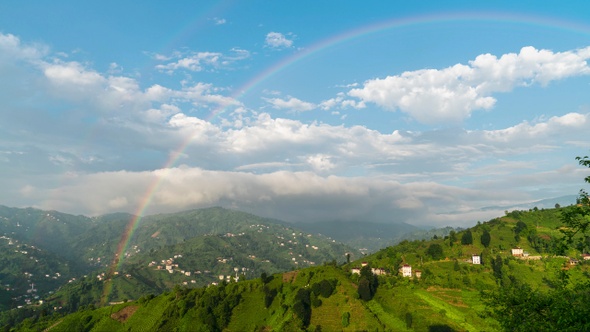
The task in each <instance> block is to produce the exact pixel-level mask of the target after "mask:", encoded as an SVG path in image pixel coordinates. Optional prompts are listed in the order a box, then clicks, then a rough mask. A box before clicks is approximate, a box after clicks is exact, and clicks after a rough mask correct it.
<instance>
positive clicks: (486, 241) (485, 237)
mask: <svg viewBox="0 0 590 332" xmlns="http://www.w3.org/2000/svg"><path fill="white" fill-rule="evenodd" d="M479 239H480V240H481V244H482V245H483V246H484V247H486V248H487V247H489V246H490V241H491V240H492V237H491V236H490V232H488V230H487V229H484V230H483V233H482V234H481V237H480V238H479Z"/></svg>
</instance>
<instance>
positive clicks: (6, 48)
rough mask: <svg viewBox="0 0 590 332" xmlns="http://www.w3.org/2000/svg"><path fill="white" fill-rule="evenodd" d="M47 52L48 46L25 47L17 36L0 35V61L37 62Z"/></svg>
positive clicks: (32, 45)
mask: <svg viewBox="0 0 590 332" xmlns="http://www.w3.org/2000/svg"><path fill="white" fill-rule="evenodd" d="M47 52H48V49H47V47H46V46H43V45H39V44H31V45H25V44H23V43H22V42H21V40H20V38H18V37H17V36H15V35H12V34H3V33H0V60H4V61H6V60H16V59H18V60H26V61H35V60H38V59H40V58H42V57H43V56H45V55H46V54H47Z"/></svg>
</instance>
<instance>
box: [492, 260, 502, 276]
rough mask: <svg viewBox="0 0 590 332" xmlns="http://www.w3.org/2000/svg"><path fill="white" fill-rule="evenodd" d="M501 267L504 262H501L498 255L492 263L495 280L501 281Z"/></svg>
mask: <svg viewBox="0 0 590 332" xmlns="http://www.w3.org/2000/svg"><path fill="white" fill-rule="evenodd" d="M502 266H504V262H502V256H500V255H499V254H498V255H497V256H496V258H495V259H494V260H493V261H492V269H493V270H494V277H496V279H497V280H502Z"/></svg>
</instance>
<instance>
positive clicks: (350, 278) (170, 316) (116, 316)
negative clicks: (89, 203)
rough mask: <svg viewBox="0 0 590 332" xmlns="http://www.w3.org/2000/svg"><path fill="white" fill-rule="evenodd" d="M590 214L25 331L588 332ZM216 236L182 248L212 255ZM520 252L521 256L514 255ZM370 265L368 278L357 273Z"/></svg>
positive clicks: (530, 221) (499, 222) (516, 221)
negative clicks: (476, 260)
mask: <svg viewBox="0 0 590 332" xmlns="http://www.w3.org/2000/svg"><path fill="white" fill-rule="evenodd" d="M588 209H589V208H588V206H587V205H580V206H569V207H563V208H557V209H546V210H543V209H542V210H539V209H531V210H529V211H513V212H510V213H507V214H506V215H505V216H503V217H499V218H495V219H493V220H490V221H488V222H484V223H478V224H477V225H476V226H474V227H472V228H470V229H466V230H463V231H460V232H456V231H451V232H450V234H449V235H448V236H445V237H442V238H439V237H438V236H436V237H435V238H433V239H431V240H415V241H402V242H401V243H399V244H398V245H395V246H390V247H387V248H385V249H382V250H380V251H378V252H376V253H374V254H372V255H368V256H366V257H363V258H362V259H357V260H353V261H352V262H350V263H347V264H346V263H345V264H339V263H335V264H323V265H321V266H315V267H307V268H300V269H296V270H293V271H290V272H283V273H275V274H273V275H270V276H267V274H266V273H264V274H262V277H256V278H253V279H249V280H241V281H239V282H234V281H233V280H232V279H229V282H227V281H225V280H224V281H222V282H221V283H220V285H218V286H209V287H206V288H198V287H197V288H191V287H182V286H175V288H174V290H173V291H172V292H168V293H164V294H162V295H160V296H155V297H154V296H153V295H144V296H142V297H141V298H139V299H138V300H136V301H129V302H126V303H121V304H116V305H110V306H106V307H103V308H98V309H93V308H94V306H86V307H85V308H86V309H84V310H81V311H78V312H76V313H74V314H71V315H67V316H65V317H62V316H60V315H59V314H56V316H50V315H46V316H44V317H42V316H41V315H40V314H34V315H33V317H32V318H29V319H28V320H25V321H24V322H23V323H21V324H20V325H18V326H16V329H15V330H23V331H27V330H42V329H46V328H48V327H51V328H50V329H49V330H50V331H72V330H88V331H105V330H109V331H128V330H131V331H133V330H138V331H160V330H178V331H200V330H201V331H216V330H225V331H298V330H307V331H320V330H321V331H341V330H344V331H359V330H377V331H500V330H509V331H513V330H520V331H532V330H543V329H545V328H547V326H550V327H551V329H550V330H567V329H564V326H572V327H573V329H574V330H579V329H580V326H585V325H583V324H590V318H585V317H586V316H585V310H586V309H581V308H579V307H580V306H582V303H585V302H584V301H587V300H590V298H588V296H587V295H585V294H590V286H588V283H587V279H588V277H589V276H590V263H588V262H589V261H586V260H584V259H583V256H582V254H583V253H585V252H587V249H588V248H587V246H586V243H588V241H587V237H585V235H584V234H583V233H584V230H582V231H580V232H576V233H575V234H574V232H573V231H574V230H577V229H579V227H578V226H579V225H580V222H582V221H584V220H586V219H587V218H588V215H589V213H588ZM568 216H569V217H568ZM584 218H586V219H584ZM572 220H574V222H573V223H572ZM576 223H577V224H576ZM577 225H578V226H577ZM568 231H571V232H570V233H568ZM568 234H569V235H571V241H567V240H568V236H567V235H568ZM243 240H244V242H241V241H242V239H241V238H240V237H231V236H230V237H222V236H218V237H214V236H210V237H209V238H208V240H207V241H210V242H217V241H221V243H224V242H223V241H235V242H232V245H228V246H227V247H226V248H230V247H231V248H236V247H237V248H240V246H241V247H242V248H243V247H244V246H246V244H247V243H250V242H251V241H250V240H248V238H247V237H244V238H243ZM207 241H203V240H188V241H186V242H185V243H184V245H186V246H188V247H187V248H192V250H194V251H195V253H197V252H203V253H205V256H204V257H209V256H207V254H206V253H207V250H206V249H205V247H206V244H207V243H206V242H207ZM216 247H218V246H216ZM164 248H165V249H159V250H162V251H159V250H158V251H154V252H153V253H152V254H155V253H158V254H160V255H162V256H161V257H165V256H167V255H171V254H173V253H174V252H175V251H176V250H178V247H176V246H173V247H164ZM517 248H520V249H522V251H523V253H524V255H523V256H514V255H513V254H512V249H517ZM246 251H247V250H246ZM231 254H232V255H233V256H234V257H239V254H238V253H237V252H232V253H231ZM216 255H218V253H217V252H214V253H213V252H212V253H211V255H210V257H213V256H216ZM473 255H477V256H479V257H481V264H473V261H472V258H473ZM189 256H190V255H189ZM154 257H156V256H154ZM194 257H198V256H197V255H195V256H194ZM139 258H140V255H136V256H135V257H133V259H138V261H140V259H139ZM158 258H159V257H158ZM182 258H185V257H184V256H183V257H182ZM133 259H131V260H130V262H133ZM205 259H207V258H205ZM189 261H190V259H187V261H186V263H187V264H188V262H189ZM197 261H198V259H195V260H194V261H193V263H194V264H197ZM179 262H180V260H179ZM193 263H191V264H193ZM251 263H253V262H251ZM132 264H134V263H132ZM404 264H406V265H409V266H411V268H412V273H411V277H404V276H403V275H402V273H401V271H400V267H401V266H403V265H404ZM179 265H180V264H179ZM363 265H366V267H363V268H362V269H360V274H358V273H357V271H358V270H353V269H359V268H361V266H363ZM370 268H375V269H377V270H376V271H377V272H379V274H378V275H376V274H373V273H371V270H370ZM228 272H229V273H230V274H231V272H232V271H231V270H230V271H228ZM164 273H165V272H164ZM226 273H227V272H226ZM119 278H124V277H120V276H119ZM508 303H510V305H508ZM576 304H578V305H576ZM39 310H42V309H39ZM556 313H557V314H556ZM515 322H516V323H515ZM539 324H544V325H539ZM568 324H569V325H568ZM580 324H582V325H580ZM589 326H590V325H589Z"/></svg>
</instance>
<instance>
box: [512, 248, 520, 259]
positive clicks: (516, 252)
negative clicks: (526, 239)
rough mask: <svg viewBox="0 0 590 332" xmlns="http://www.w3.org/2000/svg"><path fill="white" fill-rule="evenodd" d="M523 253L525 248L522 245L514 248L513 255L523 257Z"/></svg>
mask: <svg viewBox="0 0 590 332" xmlns="http://www.w3.org/2000/svg"><path fill="white" fill-rule="evenodd" d="M522 254H523V250H522V248H520V247H516V248H512V256H517V257H521V256H522Z"/></svg>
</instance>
